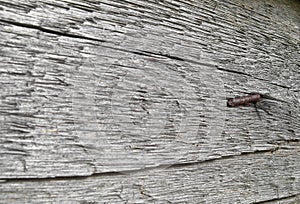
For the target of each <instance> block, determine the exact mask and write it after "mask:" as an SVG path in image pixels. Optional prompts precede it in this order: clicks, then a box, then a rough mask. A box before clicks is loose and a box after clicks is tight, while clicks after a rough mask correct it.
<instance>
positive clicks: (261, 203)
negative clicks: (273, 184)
mask: <svg viewBox="0 0 300 204" xmlns="http://www.w3.org/2000/svg"><path fill="white" fill-rule="evenodd" d="M299 195H300V194H294V195H290V196H285V197H281V198H273V199H269V200H264V201H259V202H253V204H263V203H269V202H276V201H284V200H288V199H292V198H296V197H297V196H299Z"/></svg>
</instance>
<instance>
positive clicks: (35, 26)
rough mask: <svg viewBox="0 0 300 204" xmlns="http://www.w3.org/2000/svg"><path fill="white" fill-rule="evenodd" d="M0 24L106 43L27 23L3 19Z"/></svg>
mask: <svg viewBox="0 0 300 204" xmlns="http://www.w3.org/2000/svg"><path fill="white" fill-rule="evenodd" d="M0 22H2V23H7V24H11V25H15V26H20V27H24V28H29V29H36V30H40V31H42V32H45V33H50V34H54V35H59V36H65V37H70V38H77V39H84V40H92V41H97V42H106V41H105V40H100V39H97V38H91V37H86V36H81V35H76V34H71V33H64V32H60V31H56V30H51V29H48V28H43V27H41V26H37V25H32V24H28V23H20V22H15V21H8V20H3V19H0Z"/></svg>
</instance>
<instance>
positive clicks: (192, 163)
mask: <svg viewBox="0 0 300 204" xmlns="http://www.w3.org/2000/svg"><path fill="white" fill-rule="evenodd" d="M278 149H279V147H276V148H272V149H267V150H257V151H254V152H245V153H240V154H237V155H228V156H222V157H218V158H213V159H207V160H203V161H197V162H189V163H180V164H173V165H171V166H170V165H158V166H156V167H147V168H144V169H138V170H127V171H118V172H102V173H92V174H88V175H75V176H74V175H71V176H55V177H43V178H37V177H31V178H30V177H28V178H25V177H22V178H0V181H1V180H2V181H4V182H14V183H17V182H40V181H59V180H84V179H87V178H90V177H105V176H122V175H128V174H129V173H131V174H134V173H141V172H147V171H152V170H159V169H173V168H181V167H187V166H193V165H201V164H207V163H213V162H215V161H219V160H224V159H225V160H226V159H232V158H238V157H241V156H248V155H253V154H264V153H270V152H272V153H273V152H274V151H277V150H278Z"/></svg>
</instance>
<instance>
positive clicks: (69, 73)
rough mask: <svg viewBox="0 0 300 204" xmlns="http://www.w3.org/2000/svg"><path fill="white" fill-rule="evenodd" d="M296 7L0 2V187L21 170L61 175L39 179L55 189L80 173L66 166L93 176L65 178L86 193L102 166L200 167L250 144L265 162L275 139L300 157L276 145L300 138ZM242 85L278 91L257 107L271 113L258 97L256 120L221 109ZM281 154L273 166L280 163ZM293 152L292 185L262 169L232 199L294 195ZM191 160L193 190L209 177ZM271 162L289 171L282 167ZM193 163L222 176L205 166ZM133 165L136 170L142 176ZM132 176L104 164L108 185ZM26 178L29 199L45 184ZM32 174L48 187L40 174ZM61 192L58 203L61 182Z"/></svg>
mask: <svg viewBox="0 0 300 204" xmlns="http://www.w3.org/2000/svg"><path fill="white" fill-rule="evenodd" d="M299 11H300V4H299V2H298V1H285V3H283V1H266V2H262V1H257V2H251V3H249V2H241V1H238V0H236V1H222V2H221V1H208V2H206V1H185V0H177V1H167V0H165V1H150V0H149V1H138V0H135V1H130V2H129V1H122V2H119V1H105V0H103V1H102V0H101V1H37V2H31V1H23V2H19V1H14V0H13V1H1V2H0V33H1V39H0V45H1V48H0V53H1V54H0V61H1V66H0V83H1V88H0V89H1V100H0V122H1V123H0V133H1V140H0V151H1V152H0V155H1V157H0V179H2V180H8V181H9V180H10V181H12V180H11V179H16V180H15V181H14V182H15V183H14V182H12V183H3V184H1V188H2V189H6V188H7V189H8V191H11V189H13V188H14V187H15V186H17V185H19V181H20V182H21V181H22V179H26V178H28V179H29V178H32V179H40V178H53V177H62V178H64V177H70V178H71V179H70V180H66V181H63V180H62V181H61V180H60V181H56V180H54V184H53V189H52V187H51V188H49V189H48V190H49V193H50V194H57V193H56V190H54V188H58V186H59V185H60V182H63V183H64V185H63V187H61V188H62V189H64V188H67V186H68V185H70V183H72V182H75V184H76V185H79V183H76V182H78V181H71V180H72V178H73V179H75V178H76V177H77V176H79V177H80V176H84V177H85V176H92V177H91V178H88V179H87V181H88V183H85V186H81V187H80V186H77V187H75V188H78V189H79V191H80V193H81V194H82V195H83V194H84V192H85V191H86V190H87V189H90V188H93V185H94V184H92V183H91V182H92V181H93V179H95V181H94V182H95V185H96V184H97V183H98V182H102V179H103V178H102V177H101V176H99V175H101V174H102V173H105V172H123V171H125V172H127V171H131V170H142V169H144V168H152V167H164V168H166V167H168V166H170V165H174V164H182V163H195V165H196V166H197V167H191V168H201V169H202V163H201V162H203V161H210V160H215V159H220V162H221V163H222V162H223V163H224V165H225V166H226V161H223V158H226V157H228V156H234V155H236V156H238V155H240V156H238V157H233V158H232V160H234V159H236V158H237V159H238V161H237V164H239V165H241V166H243V164H242V163H243V162H244V160H247V159H248V157H249V156H250V157H252V153H253V158H256V159H257V158H258V155H260V153H261V155H262V159H264V161H265V162H267V160H268V158H269V157H268V156H267V155H268V153H265V152H268V151H270V152H272V151H276V150H277V149H278V148H279V149H280V150H281V151H286V154H289V155H294V156H296V155H297V154H298V155H299V149H297V148H295V149H293V148H292V150H285V149H283V150H282V148H286V147H289V145H290V143H292V144H294V145H292V147H293V146H297V144H298V145H299V138H300V136H299V135H300V133H299V130H300V126H299V125H300V119H299V118H300V117H299V115H300V114H299V102H300V100H299V98H300V96H299V90H300V87H299V84H300V83H299V79H300V72H299V50H300V44H299V40H300V37H299V31H300V29H299V26H300V16H299ZM245 92H246V93H249V92H262V93H269V94H270V95H272V96H273V97H278V98H279V99H281V100H284V101H287V103H282V102H277V101H267V100H266V101H263V102H262V103H261V104H260V107H261V108H263V109H264V110H266V111H267V112H268V113H267V112H265V111H262V109H259V112H260V115H261V117H262V120H259V117H258V116H257V113H256V112H255V109H254V108H253V107H242V108H234V109H229V108H227V107H226V101H225V100H226V97H233V96H236V95H241V94H243V93H245ZM244 154H246V155H244ZM275 155H276V154H275ZM256 159H255V161H253V163H251V165H256V164H257V163H258V161H256ZM277 160H278V166H280V164H284V162H285V159H284V158H282V157H278V158H277ZM292 161H294V160H293V159H292V160H291V161H290V163H289V165H287V166H288V168H290V175H289V176H290V177H293V178H294V180H293V179H290V180H288V181H287V184H288V185H291V186H295V185H296V187H289V188H286V189H281V190H280V191H281V193H280V195H275V194H271V193H270V192H273V190H274V188H273V187H270V186H272V185H271V184H270V183H272V182H271V181H269V180H268V179H270V178H271V177H263V176H262V177H259V178H258V180H260V181H261V182H266V183H268V186H266V187H264V188H265V189H266V192H268V193H266V194H265V196H263V193H260V194H258V195H257V196H255V195H254V194H251V193H250V194H251V196H249V197H247V196H245V197H244V198H241V199H242V200H241V201H240V202H242V201H243V202H247V203H248V202H256V201H264V200H270V201H271V200H273V199H274V200H273V201H276V200H277V199H280V198H283V199H285V198H287V199H291V200H297V197H291V198H290V196H291V195H296V194H299V188H297V185H298V184H299V171H298V170H299V168H300V163H299V158H298V157H297V159H296V160H295V163H294V164H291V163H292ZM218 162H219V161H218ZM221 163H220V164H218V165H221ZM223 163H222V165H223ZM264 165H265V164H262V166H264ZM237 166H238V165H236V169H235V174H238V172H239V171H238V167H237ZM241 168H244V167H241ZM274 168H275V167H274ZM282 168H283V167H282ZM158 171H159V176H158V177H157V179H158V181H159V183H160V182H163V180H164V177H168V176H167V175H168V174H169V173H171V172H172V174H175V175H176V176H175V177H177V178H178V181H173V180H172V181H170V182H171V183H172V185H174V186H176V188H174V189H177V190H174V192H175V191H180V186H182V185H183V183H184V182H186V180H184V179H182V175H183V174H184V173H182V174H178V175H177V173H178V172H185V171H187V172H186V173H188V172H189V170H187V169H184V168H183V169H180V168H179V167H177V168H170V169H167V170H162V169H161V168H159V170H158ZM193 171H194V172H193V174H192V175H193V177H192V176H190V177H189V178H188V182H191V188H196V189H197V182H200V183H201V182H204V181H205V179H203V178H204V177H197V176H198V173H199V172H196V170H193ZM255 171H256V170H255ZM258 171H259V170H257V172H258ZM268 171H271V169H270V168H268V169H267V170H266V172H268ZM274 171H275V170H274ZM276 171H278V172H277V174H276V175H281V174H282V175H286V174H285V173H286V169H285V168H283V169H276ZM203 172H204V175H206V176H208V177H210V176H212V177H214V176H216V175H219V174H218V172H213V171H212V170H211V169H210V168H208V167H203ZM148 173H149V172H148ZM233 173H234V172H233ZM269 173H270V172H269ZM235 174H228V175H226V176H229V177H230V176H232V175H235ZM255 174H258V173H255ZM95 175H96V176H95ZM141 175H142V176H141V177H137V180H141V181H143V180H144V178H146V177H147V173H145V172H143V173H141ZM263 175H264V174H263ZM149 176H151V174H149ZM175 177H174V178H175ZM290 177H289V178H290ZM133 178H134V176H132V175H130V176H128V178H125V177H124V176H116V175H114V174H113V176H110V177H108V178H107V180H104V181H103V182H108V183H109V182H115V183H116V185H118V182H117V181H118V179H120V180H121V181H122V182H129V183H130V180H131V179H133ZM193 178H196V179H195V181H194V180H193ZM272 178H273V177H272ZM274 178H277V177H274ZM18 179H20V180H18ZM105 179H106V177H105ZM279 180H280V179H278V180H276V181H275V182H277V183H278V182H279ZM24 181H25V180H24ZM28 181H29V182H24V183H22V182H21V183H20V188H23V187H24V188H26V189H27V190H28V191H27V192H28V200H27V201H29V200H30V198H31V197H30V195H32V194H35V193H37V194H39V193H42V192H40V191H37V190H36V189H30V186H29V185H28V184H30V185H32V184H31V183H30V180H28ZM196 181H197V182H196ZM280 181H281V180H280ZM51 182H52V181H51ZM51 182H50V183H51ZM84 182H86V181H84ZM149 182H150V183H151V184H145V185H146V186H148V187H149V188H153V191H152V193H153V194H157V197H158V198H157V199H158V200H156V201H155V200H152V202H164V199H165V198H164V195H165V193H167V192H168V190H166V189H161V191H160V190H158V191H157V192H155V190H154V188H158V187H157V186H156V185H158V184H153V186H154V187H153V186H152V182H154V181H153V180H151V179H150V180H149ZM176 182H178V183H176ZM210 182H211V185H212V186H214V188H215V189H216V191H220V192H221V194H222V196H224V202H227V201H228V202H229V201H230V202H229V203H232V202H235V201H236V202H239V200H237V199H238V198H233V197H230V194H231V193H230V192H229V191H228V192H227V191H226V190H228V189H226V183H222V182H221V184H219V183H213V180H210ZM247 182H248V181H245V185H247ZM37 183H38V184H39V185H41V186H43V185H45V186H47V185H48V180H43V181H39V180H38V182H37ZM132 183H133V181H132ZM146 183H147V182H146ZM279 183H280V182H279ZM269 184H270V185H269ZM22 185H23V187H22ZM27 185H28V186H27ZM106 185H108V184H106ZM106 185H105V186H104V187H103V189H102V190H101V192H103V194H105V192H106V190H105V188H106ZM132 185H133V184H132ZM235 185H238V184H237V183H233V184H232V185H231V186H232V188H235V187H233V186H235ZM178 186H179V187H178ZM119 187H120V188H121V187H122V185H121V184H120V185H119ZM236 187H237V186H236ZM252 187H253V188H257V189H258V191H260V190H263V189H264V188H263V187H261V186H260V185H255V184H253V186H252ZM45 188H46V187H45ZM122 188H125V189H126V188H129V187H128V186H127V187H122ZM212 188H213V187H212ZM237 188H238V189H237V190H236V191H237V192H239V193H241V192H242V191H243V190H242V188H239V187H237ZM58 189H60V188H58ZM48 190H47V191H48ZM54 191H55V192H54ZM200 191H203V192H206V189H205V188H203V189H202V188H201V189H200ZM297 191H298V193H297ZM24 192H25V191H24ZM61 192H62V194H59V195H58V194H57V197H56V199H57V201H59V200H61V199H62V198H61V197H60V196H63V194H65V193H66V189H64V190H62V191H61ZM107 192H109V190H107ZM184 192H185V191H182V194H184ZM187 192H188V191H187ZM187 192H185V193H186V195H187V196H186V197H185V196H183V195H181V196H182V197H183V201H186V202H196V201H197V200H201V199H202V200H203V201H205V200H206V199H208V200H211V201H214V200H215V199H217V198H216V197H215V195H209V196H208V197H210V198H207V197H205V199H204V198H201V199H199V197H197V196H198V195H196V199H193V198H192V197H193V196H191V195H192V194H191V195H188V193H187ZM251 192H252V190H251ZM262 192H263V191H262ZM131 193H132V192H129V190H128V191H126V192H125V193H124V194H126V196H129V194H131ZM194 193H195V192H194ZM204 194H205V193H204ZM15 196H16V198H17V199H18V201H20V202H21V197H20V196H21V195H17V194H14V193H12V194H9V195H8V196H7V197H5V198H7V199H12V198H14V197H15ZM93 196H95V195H92V196H91V197H90V198H89V199H87V200H89V201H92V200H93ZM124 196H125V195H124ZM170 196H174V194H173V195H172V194H171V195H170ZM1 197H2V196H1ZM96 197H97V196H96ZM99 197H100V195H99ZM68 198H69V199H73V196H72V195H70V196H68V197H67V198H66V199H68ZM94 198H95V197H94ZM179 198H180V196H179V195H178V196H175V197H174V199H175V200H178V199H179ZM47 199H49V198H45V200H44V201H47ZM109 199H111V201H112V202H117V200H114V198H109ZM109 199H108V200H107V201H110V200H109ZM130 199H131V198H130ZM130 199H127V200H130ZM147 199H148V198H143V199H142V201H147ZM230 199H231V200H230ZM74 200H76V199H74ZM125 200H126V199H125ZM133 200H134V199H133ZM133 200H132V201H133ZM168 200H169V199H168ZM171 200H172V199H171ZM175 200H173V201H175ZM40 201H43V198H41V200H40ZM78 201H80V199H78ZM81 201H83V200H81ZM137 201H138V200H135V202H137ZM148 201H151V198H149V200H148ZM120 202H122V201H120Z"/></svg>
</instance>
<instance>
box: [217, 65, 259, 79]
mask: <svg viewBox="0 0 300 204" xmlns="http://www.w3.org/2000/svg"><path fill="white" fill-rule="evenodd" d="M217 69H218V70H221V71H225V72H230V73H234V74H241V75H245V76H250V77H253V76H252V75H250V74H247V73H244V72H240V71H236V70H231V69H224V68H221V67H218V66H217Z"/></svg>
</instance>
